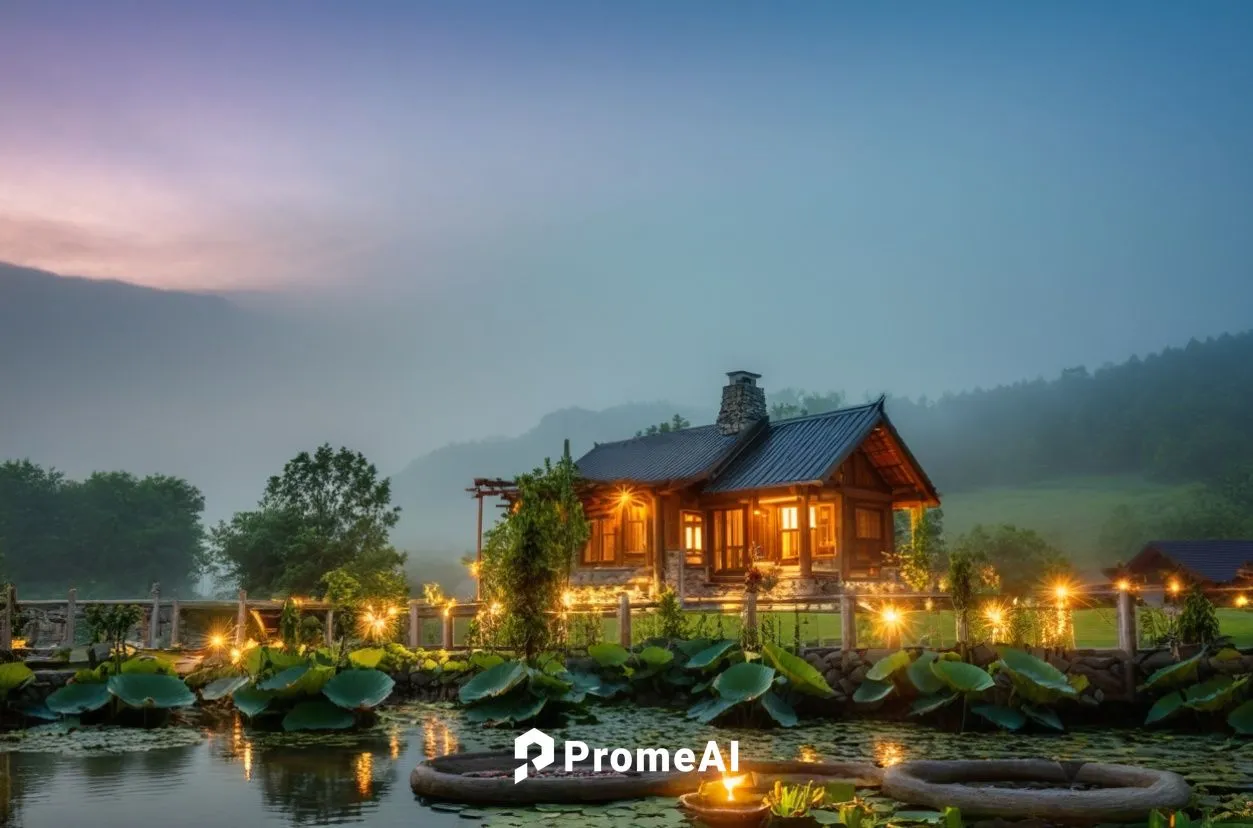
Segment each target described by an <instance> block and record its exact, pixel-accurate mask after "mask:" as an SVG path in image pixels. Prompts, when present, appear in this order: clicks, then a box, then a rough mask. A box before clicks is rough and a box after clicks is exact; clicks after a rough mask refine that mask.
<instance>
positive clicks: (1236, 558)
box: [1144, 540, 1253, 584]
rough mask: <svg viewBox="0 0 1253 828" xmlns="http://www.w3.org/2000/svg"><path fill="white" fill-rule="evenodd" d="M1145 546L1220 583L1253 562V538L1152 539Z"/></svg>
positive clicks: (1229, 579) (1234, 575) (1146, 548)
mask: <svg viewBox="0 0 1253 828" xmlns="http://www.w3.org/2000/svg"><path fill="white" fill-rule="evenodd" d="M1144 548H1145V550H1149V549H1152V550H1156V551H1157V552H1159V553H1160V554H1162V555H1164V556H1166V557H1167V558H1170V559H1171V560H1172V561H1174V562H1175V563H1177V564H1179V565H1180V566H1182V567H1183V568H1184V569H1187V570H1189V571H1191V572H1193V573H1195V574H1197V575H1200V576H1201V577H1202V578H1204V579H1206V580H1207V581H1213V582H1214V583H1218V584H1222V583H1228V582H1230V581H1234V580H1236V576H1237V573H1238V571H1239V570H1240V569H1241V568H1242V567H1245V566H1247V565H1249V564H1253V540H1190V541H1153V542H1152V543H1149V544H1146V545H1145V547H1144Z"/></svg>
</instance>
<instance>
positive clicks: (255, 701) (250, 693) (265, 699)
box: [231, 685, 274, 719]
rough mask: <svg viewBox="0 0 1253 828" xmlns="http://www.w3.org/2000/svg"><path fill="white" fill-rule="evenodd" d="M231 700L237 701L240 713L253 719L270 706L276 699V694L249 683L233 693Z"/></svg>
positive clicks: (236, 706)
mask: <svg viewBox="0 0 1253 828" xmlns="http://www.w3.org/2000/svg"><path fill="white" fill-rule="evenodd" d="M231 701H232V702H234V703H235V708H236V709H237V710H239V712H240V713H243V714H244V715H245V716H247V717H248V718H250V719H251V718H252V717H253V716H256V715H259V714H260V713H263V712H264V711H265V709H266V708H267V707H269V706H270V702H272V701H274V694H273V693H270V692H268V691H265V690H261V689H259V688H257V687H256V686H254V685H248V686H246V687H241V688H239V689H238V690H236V691H235V692H234V693H231Z"/></svg>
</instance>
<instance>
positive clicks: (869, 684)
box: [853, 679, 896, 704]
mask: <svg viewBox="0 0 1253 828" xmlns="http://www.w3.org/2000/svg"><path fill="white" fill-rule="evenodd" d="M895 689H896V685H895V684H893V683H892V682H890V681H873V680H871V679H866V680H865V681H863V682H862V683H861V684H859V685H857V689H856V690H854V691H853V701H855V702H857V703H858V704H872V703H874V702H880V701H883V700H884V699H886V698H887V697H888V696H890V695H892V691H893V690H895Z"/></svg>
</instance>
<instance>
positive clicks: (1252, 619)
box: [422, 608, 1253, 649]
mask: <svg viewBox="0 0 1253 828" xmlns="http://www.w3.org/2000/svg"><path fill="white" fill-rule="evenodd" d="M701 616H704V618H705V621H704V629H703V632H702V634H703V636H704V637H707V638H714V637H718V636H719V635H722V636H725V637H727V638H737V637H739V634H740V619H739V617H738V616H735V615H721V616H719V615H717V614H715V613H688V623H689V624H690V625H692V627H693V628H697V629H699V628H698V626H697V625H699V623H700V621H699V619H700V618H701ZM758 618H759V623H761V624H763V625H765V624H773V625H775V629H776V630H777V632H776V636H777V638H778V639H779V640H780V641H782V642H784V643H785V644H789V645H790V644H791V642H792V640H793V636H794V634H795V633H794V630H795V624H796V617H795V615H794V614H793V613H790V612H763V613H761V614H760V615H759V616H758ZM719 619H721V628H720V630H721V631H720V632H719V626H718V622H719ZM1218 621H1219V625H1220V628H1221V630H1222V633H1223V634H1224V635H1229V636H1231V637H1232V640H1233V641H1234V643H1235V644H1236V646H1240V647H1250V646H1253V611H1251V610H1237V609H1220V610H1218ZM633 623H634V627H635V629H634V631H635V633H636V638H637V640H638V639H639V637H640V635H641V633H642V632H643V631H644V630H646V629H647V623H646V621H645V619H644V618H641V617H640V616H636V617H635V619H634V622H633ZM800 623H801V640H802V641H803V642H804V643H805V645H806V646H814V645H819V646H827V647H838V646H839V645H840V632H841V629H840V628H841V624H840V615H839V613H838V612H821V613H820V612H802V613H801V614H800ZM905 623H906V626H905V629H904V630H903V632H902V635H901V643H902V644H904V645H907V646H909V645H923V644H926V645H931V646H937V645H938V646H945V647H947V646H952V645H953V644H954V643H956V640H955V635H954V632H955V629H956V625H955V623H954V620H953V613H952V611H951V610H936V611H935V612H915V613H909V614H907V615H906V617H905ZM468 625H469V619H466V618H458V619H456V623H455V627H454V634H455V639H454V640H455V641H456V642H457V643H458V644H461V643H463V642H464V641H465V634H466V628H467V627H468ZM1074 626H1075V645H1076V646H1077V647H1080V648H1083V649H1113V648H1114V647H1117V646H1118V628H1117V626H1116V620H1115V616H1114V610H1113V609H1112V608H1109V609H1080V610H1075V611H1074ZM601 629H602V633H603V636H604V640H605V641H617V640H618V621H617V619H616V618H605V619H604V620H603V622H602V627H601ZM422 633H423V646H425V647H439V645H440V635H441V633H440V623H439V622H438V621H435V620H427V621H426V622H425V623H424V624H423V630H422ZM858 643H859V645H860V646H882V642H881V641H876V640H875V638H874V637H873V636H872V637H871V639H870V640H866V639H865V638H864V637H863V638H862V639H861V640H859V642H858Z"/></svg>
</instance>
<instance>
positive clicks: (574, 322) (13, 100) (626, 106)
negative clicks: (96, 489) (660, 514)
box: [0, 2, 1253, 539]
mask: <svg viewBox="0 0 1253 828" xmlns="http://www.w3.org/2000/svg"><path fill="white" fill-rule="evenodd" d="M1111 8H1112V7H1111ZM1126 8H1127V9H1131V8H1132V7H1126ZM915 12H916V13H913V14H910V15H908V16H902V15H888V14H886V13H880V12H878V11H875V10H868V9H862V10H854V9H851V8H848V7H840V6H830V7H828V6H814V7H805V8H794V9H791V10H788V11H786V12H784V11H781V10H775V11H774V12H773V13H771V14H769V15H767V14H765V13H764V12H763V11H762V10H748V9H727V8H726V7H725V6H722V5H714V4H700V3H697V4H684V5H683V6H682V7H681V8H680V7H676V6H674V5H673V4H660V3H658V4H653V3H643V4H631V5H630V6H622V7H615V8H612V9H605V8H598V9H597V10H595V11H594V12H593V11H592V10H591V9H590V8H589V7H584V6H581V5H579V4H561V3H557V4H546V5H545V8H544V9H543V10H542V12H541V11H537V10H531V11H525V12H524V11H521V10H520V9H518V8H517V7H512V6H505V5H500V6H493V7H491V11H490V12H489V11H488V10H487V7H482V8H479V9H476V10H472V9H468V8H459V9H458V10H456V11H453V10H449V9H422V8H419V7H409V6H395V7H391V6H379V7H375V8H372V9H370V10H369V11H368V12H367V11H364V10H359V9H353V10H349V9H348V8H347V7H343V6H340V5H338V4H320V3H313V4H303V3H302V4H298V5H296V4H284V3H275V4H267V5H266V7H265V9H258V8H256V7H254V6H252V5H250V4H231V3H225V4H214V5H213V6H212V7H211V8H209V7H200V8H196V9H195V10H194V11H193V10H191V9H190V8H189V7H183V8H180V9H177V10H176V9H174V8H173V7H171V8H169V9H161V10H154V9H152V8H148V9H146V10H145V12H144V13H142V14H141V13H140V12H139V11H138V9H133V8H130V7H126V6H118V7H114V8H112V9H110V10H108V11H105V10H103V7H100V6H97V5H96V4H78V3H57V2H52V3H46V4H39V5H38V6H26V7H22V8H14V9H9V10H6V11H5V12H4V18H3V19H2V20H0V79H8V81H7V82H5V81H0V83H3V84H4V85H0V96H2V97H0V102H2V103H3V106H0V158H3V159H5V162H6V163H3V164H0V260H5V261H9V262H12V263H13V265H12V266H5V267H3V268H0V457H4V458H9V457H30V458H31V459H33V460H35V461H37V462H40V463H43V464H52V465H55V466H57V467H59V468H61V469H63V470H65V471H66V472H67V473H70V474H72V475H76V476H78V475H83V474H86V473H88V472H90V471H91V470H94V469H101V468H123V469H129V470H133V471H135V472H139V473H144V472H156V471H160V472H165V473H170V474H176V475H182V476H185V477H187V478H188V479H189V480H191V481H192V482H193V483H195V484H196V485H197V486H199V487H200V488H201V489H202V490H203V491H204V492H205V494H206V496H207V498H208V503H209V506H208V512H207V517H208V518H209V519H211V520H212V519H217V518H219V517H223V516H225V515H228V514H229V513H230V512H232V511H233V510H236V509H239V508H244V507H247V506H249V505H251V504H252V503H253V502H255V500H256V498H257V497H258V495H259V494H260V491H261V488H262V487H263V485H264V481H265V478H266V476H268V475H270V474H273V473H276V472H277V471H278V470H279V469H280V468H281V465H282V463H283V461H284V460H286V459H287V458H289V457H291V456H292V455H293V454H295V453H296V452H298V451H300V450H303V449H308V448H312V447H313V446H315V445H317V444H319V443H322V442H330V443H332V444H344V445H349V446H351V447H353V448H356V449H359V450H361V451H363V452H365V453H366V454H367V455H368V456H369V457H370V458H371V459H373V460H374V461H375V462H376V464H377V465H378V466H379V468H380V469H381V470H382V471H383V472H384V473H385V474H393V473H397V472H399V471H401V470H402V469H404V468H405V467H406V466H407V465H408V464H410V463H411V462H412V461H413V460H414V459H415V458H418V457H420V456H422V455H424V454H426V453H427V452H431V451H434V450H436V449H439V448H440V447H442V446H445V445H447V444H449V443H454V442H462V441H475V440H481V439H483V438H487V437H490V436H492V435H506V436H508V435H518V434H522V433H524V432H526V431H528V430H530V429H532V428H534V427H535V426H536V425H537V424H539V423H540V421H541V419H542V418H543V417H544V415H546V414H548V413H550V412H553V411H558V410H562V409H566V408H569V407H580V408H584V409H590V410H599V409H605V408H609V407H612V406H616V405H621V404H623V403H628V402H657V403H660V405H659V406H658V410H662V411H664V410H667V409H683V410H693V411H697V412H699V411H702V410H708V409H710V408H711V407H712V406H713V404H714V401H716V399H717V394H718V388H719V387H720V386H721V384H722V382H723V374H724V372H726V371H729V370H734V369H747V370H753V371H756V372H758V373H761V374H763V375H764V380H763V383H764V384H765V385H766V387H767V390H770V389H777V388H782V387H786V386H795V387H805V388H812V389H816V390H826V389H839V390H843V391H845V392H846V393H848V394H849V395H850V396H852V397H854V398H858V397H860V396H861V395H863V394H875V395H877V394H878V393H881V392H887V393H889V394H893V395H898V396H907V397H915V398H916V397H918V396H920V395H927V396H928V397H936V396H938V395H940V394H943V393H945V392H952V391H960V390H962V389H969V388H975V387H989V386H993V385H997V384H1000V383H1010V382H1014V381H1018V380H1021V379H1029V378H1034V377H1038V376H1050V377H1051V376H1056V375H1057V374H1058V372H1059V371H1060V370H1061V369H1063V368H1066V367H1070V366H1075V365H1088V366H1091V367H1096V366H1099V365H1101V364H1103V363H1106V362H1118V361H1122V360H1124V359H1126V358H1127V357H1129V356H1131V355H1133V354H1143V353H1147V352H1150V351H1155V350H1158V349H1160V348H1162V347H1164V346H1167V345H1178V344H1183V343H1185V342H1186V341H1187V340H1188V339H1189V338H1190V337H1193V336H1198V337H1201V336H1206V335H1211V334H1219V333H1221V332H1223V331H1229V330H1230V331H1235V330H1242V329H1244V328H1247V327H1249V323H1250V317H1249V314H1248V310H1247V309H1248V308H1249V307H1253V279H1250V278H1249V271H1248V263H1249V261H1250V260H1251V259H1253V256H1251V255H1250V254H1253V233H1250V232H1249V227H1248V222H1247V217H1248V216H1249V215H1250V214H1253V211H1251V208H1253V204H1251V203H1250V200H1251V199H1253V196H1251V195H1250V194H1251V193H1253V165H1250V164H1249V163H1248V162H1249V157H1248V152H1249V151H1248V147H1249V142H1248V135H1249V132H1250V128H1251V127H1253V98H1250V97H1249V96H1248V95H1247V89H1248V88H1249V81H1250V80H1253V57H1250V55H1249V54H1248V51H1247V49H1246V48H1244V46H1245V44H1247V42H1248V35H1249V34H1250V33H1251V32H1253V26H1251V20H1253V12H1251V11H1250V7H1249V6H1248V5H1247V4H1240V3H1226V4H1224V3H1217V4H1212V5H1211V7H1209V9H1208V11H1207V14H1206V15H1203V16H1202V15H1195V14H1191V13H1189V11H1188V10H1187V9H1186V8H1184V7H1182V6H1173V5H1163V6H1136V7H1134V16H1133V17H1131V18H1130V19H1128V18H1127V17H1125V16H1123V15H1120V14H1115V13H1114V12H1113V11H1112V10H1111V9H1094V8H1092V7H1091V6H1089V5H1085V4H1068V3H1058V4H1049V5H1048V6H1046V7H1040V8H1039V9H1036V10H1032V11H1028V10H1025V9H1020V8H1017V7H1005V6H1003V5H990V4H980V3H967V4H956V5H953V4H948V5H946V7H945V9H944V10H943V11H941V10H939V9H937V8H931V7H925V8H924V7H919V8H917V9H916V10H915ZM54 55H55V56H56V57H55V60H54V58H53V56H54ZM17 78H22V79H24V80H23V81H22V82H21V83H13V82H12V80H13V79H17ZM23 268H40V269H43V270H45V271H51V272H53V273H57V274H62V275H79V276H87V277H92V278H93V279H96V280H99V279H103V278H112V279H117V280H120V281H121V282H123V283H128V284H119V283H106V282H100V281H91V282H80V281H63V280H59V279H57V277H55V276H52V275H48V274H44V275H39V274H37V273H33V272H30V271H27V270H24V269H23ZM641 425H642V424H641ZM559 448H560V446H559V444H558V445H554V446H553V451H554V452H555V451H558V450H559ZM484 471H485V472H491V473H495V472H496V471H497V470H496V469H485V470H484ZM467 483H468V481H467V480H463V479H455V480H454V479H449V480H448V481H447V486H448V487H449V488H450V490H454V491H459V490H460V489H461V488H463V487H464V486H465V485H466V484H467ZM402 505H406V504H402ZM469 537H470V535H469V532H467V539H469Z"/></svg>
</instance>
